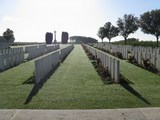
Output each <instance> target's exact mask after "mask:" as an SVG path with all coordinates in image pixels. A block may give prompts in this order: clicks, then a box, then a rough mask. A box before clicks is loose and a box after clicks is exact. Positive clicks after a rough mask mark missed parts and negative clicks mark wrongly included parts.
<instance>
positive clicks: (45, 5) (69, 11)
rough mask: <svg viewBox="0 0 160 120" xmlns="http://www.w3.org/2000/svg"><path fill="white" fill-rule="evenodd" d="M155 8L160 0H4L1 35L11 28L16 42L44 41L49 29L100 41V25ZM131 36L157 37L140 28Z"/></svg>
mask: <svg viewBox="0 0 160 120" xmlns="http://www.w3.org/2000/svg"><path fill="white" fill-rule="evenodd" d="M153 9H160V0H0V35H2V34H3V32H4V31H5V30H6V29H7V28H10V29H12V30H13V31H14V34H15V38H16V41H22V42H26V41H28V42H43V41H45V37H44V36H45V33H46V32H47V31H48V32H53V31H54V30H56V31H57V39H58V41H60V39H61V38H60V36H61V32H62V31H67V32H68V33H69V35H70V36H72V35H82V36H88V37H94V38H96V39H98V40H100V39H99V38H98V37H97V35H96V34H97V31H98V28H99V27H101V26H103V25H104V24H105V23H106V22H111V23H112V24H113V25H115V26H116V21H117V20H118V17H120V18H122V17H123V15H124V14H134V15H135V16H137V17H139V16H140V15H141V14H143V13H144V12H146V11H150V10H153ZM129 37H130V38H131V37H135V38H139V39H140V40H155V37H154V36H152V35H147V34H144V33H143V32H141V30H140V29H139V30H138V31H137V32H136V33H135V34H131V35H130V36H129ZM122 39H123V37H121V36H118V37H115V38H113V39H112V41H117V40H122ZM105 41H108V40H107V39H105Z"/></svg>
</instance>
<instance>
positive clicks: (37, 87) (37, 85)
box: [24, 64, 60, 104]
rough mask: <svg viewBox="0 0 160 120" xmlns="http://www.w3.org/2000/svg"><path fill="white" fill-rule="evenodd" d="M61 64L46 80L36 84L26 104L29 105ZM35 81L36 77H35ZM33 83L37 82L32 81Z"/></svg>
mask: <svg viewBox="0 0 160 120" xmlns="http://www.w3.org/2000/svg"><path fill="white" fill-rule="evenodd" d="M59 65H60V64H58V65H57V66H56V67H55V69H53V70H52V71H51V72H50V73H49V74H48V75H47V76H46V77H45V78H44V79H42V80H41V82H40V83H38V84H35V85H34V86H33V88H32V90H31V92H30V94H29V95H28V97H27V99H26V101H25V102H24V104H29V103H30V102H31V100H32V98H33V96H35V95H36V94H37V93H38V92H39V90H40V89H41V88H42V87H43V85H44V83H46V82H47V80H48V79H49V78H50V77H51V76H52V74H53V73H54V72H55V71H56V70H57V68H58V66H59ZM33 78H34V79H35V77H33ZM32 81H35V80H32Z"/></svg>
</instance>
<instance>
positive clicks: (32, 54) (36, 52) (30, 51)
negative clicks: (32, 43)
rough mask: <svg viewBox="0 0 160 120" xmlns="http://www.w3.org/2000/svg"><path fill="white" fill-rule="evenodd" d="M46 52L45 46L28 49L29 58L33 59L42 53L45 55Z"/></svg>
mask: <svg viewBox="0 0 160 120" xmlns="http://www.w3.org/2000/svg"><path fill="white" fill-rule="evenodd" d="M44 54H45V48H43V47H41V48H32V49H28V58H27V60H32V59H34V58H36V57H39V56H41V55H44Z"/></svg>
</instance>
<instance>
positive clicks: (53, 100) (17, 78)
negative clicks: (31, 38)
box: [0, 45, 160, 109]
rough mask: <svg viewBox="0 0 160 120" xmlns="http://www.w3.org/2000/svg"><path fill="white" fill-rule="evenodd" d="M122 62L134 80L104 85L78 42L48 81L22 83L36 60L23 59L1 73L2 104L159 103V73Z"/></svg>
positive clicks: (45, 106) (39, 106)
mask: <svg viewBox="0 0 160 120" xmlns="http://www.w3.org/2000/svg"><path fill="white" fill-rule="evenodd" d="M120 66H121V67H120V71H121V74H122V75H123V76H124V77H126V78H127V79H128V80H129V81H130V82H132V84H128V85H127V84H108V85H104V84H103V82H102V80H101V79H100V77H99V76H98V74H97V72H96V71H95V69H94V67H93V66H92V64H91V62H90V60H89V59H88V57H87V55H86V54H85V52H84V50H83V49H82V47H81V46H80V45H75V48H74V49H73V51H72V52H71V53H70V54H69V56H68V57H67V58H66V60H65V61H64V62H63V63H62V64H61V65H60V67H59V68H58V69H57V70H56V71H55V73H54V74H53V75H52V76H51V77H50V78H49V79H48V81H46V83H45V84H44V85H43V86H34V84H22V83H23V82H24V81H26V80H27V79H29V78H30V77H31V76H32V75H33V72H34V60H32V61H29V62H26V63H23V64H21V65H19V66H17V67H14V68H11V69H9V70H6V71H4V72H1V73H0V108H1V109H2V108H15V109H16V108H31V109H105V108H134V107H160V102H159V100H160V76H158V75H155V74H153V73H150V72H148V71H146V70H144V69H141V68H139V67H136V66H134V65H132V64H130V63H128V62H126V61H123V60H121V62H120ZM26 101H27V102H26ZM25 102H26V104H24V103H25Z"/></svg>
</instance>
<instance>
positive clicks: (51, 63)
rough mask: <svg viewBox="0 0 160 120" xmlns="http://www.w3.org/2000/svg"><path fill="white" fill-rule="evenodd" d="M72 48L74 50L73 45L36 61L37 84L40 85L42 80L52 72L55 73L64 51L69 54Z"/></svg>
mask: <svg viewBox="0 0 160 120" xmlns="http://www.w3.org/2000/svg"><path fill="white" fill-rule="evenodd" d="M71 47H72V48H74V46H73V45H70V46H67V47H66V48H63V49H61V50H57V51H55V52H52V53H49V54H47V55H46V56H44V57H42V58H40V59H37V60H36V61H35V83H36V84H38V83H40V82H41V81H42V80H44V78H45V77H46V76H47V75H48V74H49V73H50V72H51V71H54V70H55V69H56V68H57V67H58V65H59V63H60V61H61V59H63V58H61V57H62V55H61V54H63V52H62V51H63V50H66V51H67V52H68V53H66V54H69V53H70V52H71V50H72V49H71Z"/></svg>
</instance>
